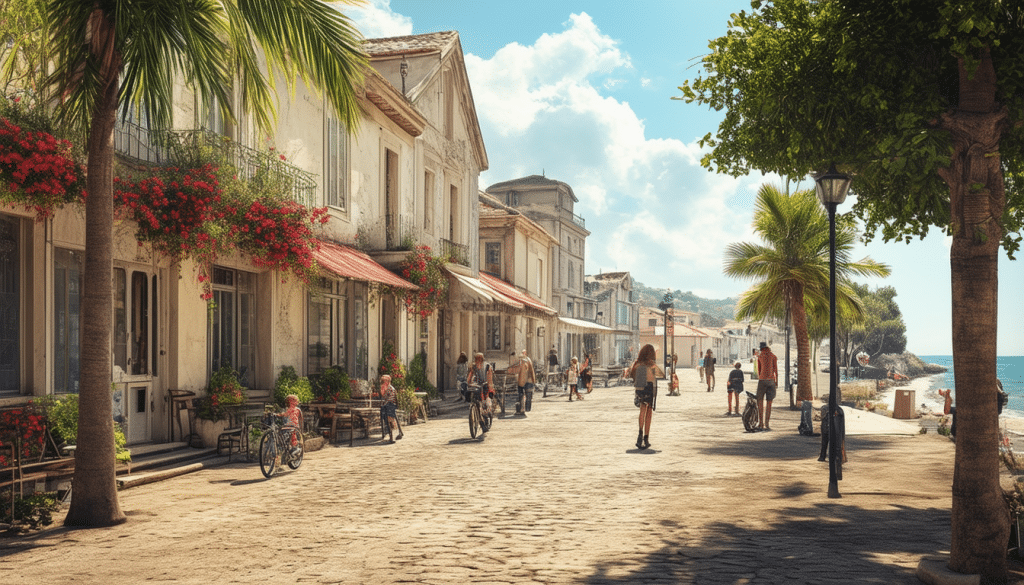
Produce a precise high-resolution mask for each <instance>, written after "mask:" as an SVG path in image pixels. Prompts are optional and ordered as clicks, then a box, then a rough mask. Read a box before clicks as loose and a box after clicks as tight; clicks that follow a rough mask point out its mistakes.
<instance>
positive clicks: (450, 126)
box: [441, 69, 455, 140]
mask: <svg viewBox="0 0 1024 585" xmlns="http://www.w3.org/2000/svg"><path fill="white" fill-rule="evenodd" d="M442 79H443V84H444V85H443V86H442V90H441V91H443V92H444V137H445V138H447V139H448V140H453V139H454V138H455V87H454V86H455V84H454V83H452V70H451V69H445V71H444V75H443V78H442Z"/></svg>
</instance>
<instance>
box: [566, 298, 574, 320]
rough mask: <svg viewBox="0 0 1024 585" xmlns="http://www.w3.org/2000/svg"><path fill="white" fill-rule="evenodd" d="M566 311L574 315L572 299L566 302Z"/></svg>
mask: <svg viewBox="0 0 1024 585" xmlns="http://www.w3.org/2000/svg"><path fill="white" fill-rule="evenodd" d="M565 312H566V314H567V315H569V316H570V317H572V316H573V313H572V301H569V302H567V303H565Z"/></svg>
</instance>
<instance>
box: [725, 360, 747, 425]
mask: <svg viewBox="0 0 1024 585" xmlns="http://www.w3.org/2000/svg"><path fill="white" fill-rule="evenodd" d="M742 367H743V365H742V364H741V363H740V362H736V365H735V366H734V367H733V369H732V371H730V372H729V381H728V384H727V385H726V388H725V390H726V392H725V398H726V400H727V401H728V408H729V410H727V411H725V416H732V413H733V409H732V397H733V396H735V397H736V416H739V415H740V394H742V393H743V370H742V369H741V368H742Z"/></svg>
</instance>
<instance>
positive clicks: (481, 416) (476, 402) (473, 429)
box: [469, 386, 494, 439]
mask: <svg viewBox="0 0 1024 585" xmlns="http://www.w3.org/2000/svg"><path fill="white" fill-rule="evenodd" d="M469 396H470V405H469V436H470V437H472V438H474V439H475V438H476V435H477V431H478V430H482V431H483V432H485V433H486V432H487V431H489V430H491V424H492V423H493V422H494V415H493V414H492V412H491V410H490V409H488V408H486V407H484V405H483V404H484V403H483V399H482V398H481V389H480V388H479V387H478V386H470V388H469Z"/></svg>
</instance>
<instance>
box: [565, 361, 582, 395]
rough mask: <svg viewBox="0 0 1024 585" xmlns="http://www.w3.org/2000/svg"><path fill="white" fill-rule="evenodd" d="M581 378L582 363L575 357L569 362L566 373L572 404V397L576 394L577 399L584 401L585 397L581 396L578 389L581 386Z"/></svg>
mask: <svg viewBox="0 0 1024 585" xmlns="http://www.w3.org/2000/svg"><path fill="white" fill-rule="evenodd" d="M579 377H580V362H579V360H577V359H576V356H573V358H572V359H571V360H569V368H568V369H567V370H566V371H565V379H566V380H567V381H568V382H569V402H572V397H573V395H574V394H575V395H576V398H577V399H579V400H583V397H582V396H580V392H579V390H578V389H577V387H578V384H579Z"/></svg>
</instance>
